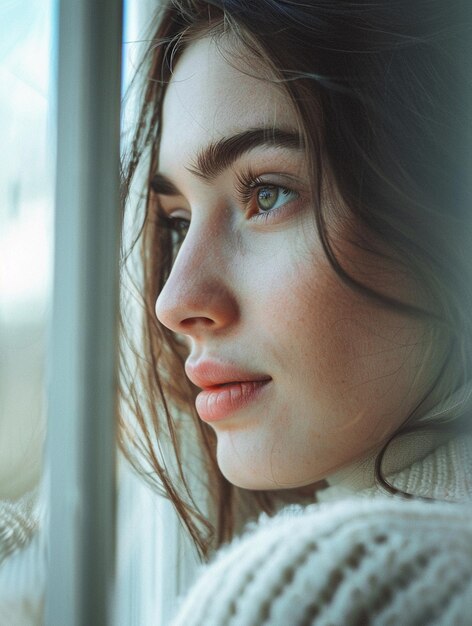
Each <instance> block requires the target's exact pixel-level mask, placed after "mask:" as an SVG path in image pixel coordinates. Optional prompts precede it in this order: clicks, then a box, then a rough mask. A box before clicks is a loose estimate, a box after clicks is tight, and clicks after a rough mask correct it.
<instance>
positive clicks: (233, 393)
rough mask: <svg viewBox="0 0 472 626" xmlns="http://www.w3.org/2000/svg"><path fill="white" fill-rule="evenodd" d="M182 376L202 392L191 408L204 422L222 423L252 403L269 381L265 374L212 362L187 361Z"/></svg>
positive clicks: (269, 378)
mask: <svg viewBox="0 0 472 626" xmlns="http://www.w3.org/2000/svg"><path fill="white" fill-rule="evenodd" d="M185 372H186V374H187V376H188V377H189V379H190V380H191V381H192V383H193V384H194V385H196V386H197V387H200V389H202V391H201V392H200V393H199V394H198V396H197V398H196V401H195V406H196V409H197V412H198V414H199V416H200V418H201V419H202V420H203V421H204V422H216V421H219V420H222V419H225V418H226V417H229V416H230V415H232V414H233V413H235V412H236V411H238V410H240V409H242V408H244V407H246V406H247V405H248V404H250V403H252V402H256V401H257V400H258V399H259V397H260V396H261V394H262V393H263V392H264V390H265V387H266V386H267V384H268V383H269V382H270V381H271V380H272V378H271V377H270V376H268V375H267V374H262V373H259V372H251V371H248V370H246V369H242V368H238V367H234V366H232V365H229V364H225V363H220V362H218V363H217V362H215V361H201V362H199V363H190V362H188V361H187V363H186V364H185Z"/></svg>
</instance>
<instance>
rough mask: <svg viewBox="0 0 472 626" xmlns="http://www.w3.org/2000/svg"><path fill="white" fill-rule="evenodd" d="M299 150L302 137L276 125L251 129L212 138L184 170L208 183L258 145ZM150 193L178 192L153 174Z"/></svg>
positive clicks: (170, 184) (167, 194)
mask: <svg viewBox="0 0 472 626" xmlns="http://www.w3.org/2000/svg"><path fill="white" fill-rule="evenodd" d="M263 146H266V147H271V148H285V149H287V148H288V149H290V150H303V149H304V141H303V138H302V136H301V135H300V134H299V133H297V132H294V131H287V130H282V129H280V128H255V129H250V130H245V131H243V132H240V133H236V134H235V135H231V136H230V137H224V138H222V139H219V140H218V141H214V142H212V143H210V144H209V145H208V146H206V147H205V148H204V149H203V150H201V151H200V152H199V153H198V154H197V157H196V159H195V161H194V163H193V164H192V165H191V166H190V167H188V168H187V169H188V171H189V172H191V173H192V174H194V175H195V176H198V177H199V178H202V179H203V180H205V181H207V182H210V181H212V180H214V179H215V178H216V177H217V176H218V175H219V174H221V173H222V172H224V171H225V170H226V169H227V168H228V167H230V165H232V164H233V163H234V162H235V161H236V160H237V159H239V158H240V157H241V156H242V155H243V154H245V153H246V152H250V151H251V150H254V149H255V148H260V147H263ZM151 187H152V189H153V191H154V192H156V193H159V194H162V195H164V196H178V195H181V194H180V192H179V190H178V189H177V187H176V186H175V185H174V184H173V183H171V182H170V180H169V179H168V178H167V177H166V176H164V175H163V174H160V173H156V174H155V175H154V176H153V178H152V180H151Z"/></svg>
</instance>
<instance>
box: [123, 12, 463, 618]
mask: <svg viewBox="0 0 472 626" xmlns="http://www.w3.org/2000/svg"><path fill="white" fill-rule="evenodd" d="M470 24H471V22H470V19H469V15H468V13H467V6H466V4H465V3H461V2H455V3H454V4H453V5H452V6H451V5H448V6H445V5H444V4H443V3H440V2H437V1H434V0H419V1H417V2H415V4H414V6H413V7H412V6H411V3H407V2H403V1H401V0H398V1H394V2H392V1H391V0H389V1H388V2H375V3H374V2H367V1H366V2H357V3H352V2H341V1H340V2H325V1H318V2H315V1H313V2H287V1H285V2H284V1H275V0H267V1H264V2H258V3H246V2H242V1H237V0H228V1H226V2H225V1H215V2H213V1H212V2H203V1H190V0H188V1H181V2H171V3H169V5H168V6H166V7H164V8H163V10H162V14H161V15H160V17H159V25H158V27H157V30H156V32H155V35H154V36H153V39H152V46H151V48H150V52H149V60H150V66H149V69H148V72H149V73H148V74H147V79H146V81H147V82H146V88H145V93H144V99H143V107H142V112H141V118H140V124H139V125H138V130H137V132H136V136H135V140H134V144H133V147H132V153H131V159H130V168H129V172H128V177H127V180H126V183H127V185H128V187H129V186H130V184H131V181H132V178H133V176H135V175H136V171H137V168H138V166H140V165H141V164H144V165H145V166H146V167H147V168H148V169H147V172H148V173H147V179H148V193H147V197H146V202H145V215H144V221H143V225H142V229H141V230H140V231H139V238H140V240H141V259H142V262H143V266H142V267H143V275H142V277H143V285H142V291H143V293H144V298H145V307H144V309H143V310H144V336H143V337H142V338H141V339H142V343H143V345H144V349H145V350H146V354H145V356H144V357H142V356H139V349H138V350H137V355H138V356H136V359H137V365H138V371H140V377H138V378H136V376H133V378H132V381H133V382H132V383H130V384H129V386H128V389H126V390H125V392H124V394H126V395H125V396H124V397H128V398H132V400H133V402H134V414H135V416H136V418H137V425H135V428H134V431H133V438H130V437H126V434H127V433H128V435H129V433H130V429H129V426H128V427H126V426H125V430H124V435H125V437H124V445H125V446H126V449H127V451H128V453H129V454H131V455H134V459H135V462H136V463H139V460H138V458H137V457H138V456H139V455H141V457H142V456H145V457H146V459H147V466H146V468H145V470H146V472H147V475H149V474H150V471H151V472H152V474H153V475H154V476H155V477H156V481H157V482H158V483H159V484H160V485H161V486H162V487H163V488H164V490H165V491H166V493H167V494H168V496H169V497H170V498H171V499H172V500H173V501H174V503H175V505H176V508H177V510H178V512H179V513H180V515H181V517H182V519H183V521H184V523H185V524H186V526H187V528H188V530H189V531H190V533H191V535H192V537H193V538H194V540H195V542H196V544H197V546H198V547H199V549H200V551H201V554H202V555H203V556H204V557H206V558H208V557H209V556H211V554H212V552H213V551H214V549H215V548H217V547H219V546H220V545H221V544H222V543H224V542H225V541H227V540H229V539H231V538H232V536H233V534H234V533H235V532H237V531H238V530H239V529H240V528H241V526H242V524H244V522H245V521H247V519H249V518H250V517H251V515H254V514H257V512H258V511H259V512H260V511H266V512H268V513H273V512H274V511H275V510H277V509H278V508H279V507H280V506H281V504H283V503H287V502H297V503H300V504H307V503H309V502H311V503H313V502H325V501H328V500H334V501H339V503H338V504H327V503H324V504H323V505H316V506H315V509H314V510H313V505H312V506H311V507H310V506H308V508H306V509H305V510H303V511H298V510H297V511H295V510H294V509H288V513H287V509H286V510H285V513H281V514H279V516H277V517H276V519H275V520H274V521H273V522H270V523H266V524H262V526H261V528H259V529H258V530H256V531H252V532H253V533H254V534H252V535H251V534H250V535H249V537H248V538H246V539H245V540H244V541H242V542H241V543H240V544H235V545H234V546H232V547H230V548H229V549H226V551H223V553H222V554H221V555H220V558H219V559H217V561H216V563H215V564H214V565H213V566H211V567H210V568H209V570H207V571H206V573H204V574H203V578H202V579H201V581H200V583H199V584H198V585H197V587H196V588H195V590H194V592H193V594H191V596H190V598H189V599H188V601H187V605H186V606H185V605H184V607H183V609H182V614H181V616H180V617H179V618H178V622H177V623H182V624H193V623H195V624H197V623H199V624H226V623H235V624H238V625H239V624H262V623H267V624H302V623H303V624H305V623H317V624H318V623H319V624H321V623H335V624H338V623H339V624H341V623H343V624H344V623H349V624H354V623H356V624H367V623H371V621H372V623H402V624H406V623H408V624H416V623H426V622H424V620H427V619H432V617H433V616H435V615H438V616H439V618H440V619H443V621H442V622H441V621H439V622H438V623H453V622H452V621H444V620H452V619H456V617H457V615H459V616H460V614H461V611H462V608H463V605H461V610H460V611H459V613H457V612H456V613H446V612H445V611H449V608H447V607H446V603H445V602H444V601H441V598H442V597H443V596H442V595H441V594H438V595H436V596H434V598H433V596H432V595H431V594H430V598H433V599H434V601H433V599H431V601H427V602H423V603H420V608H419V609H415V610H413V609H412V610H411V611H410V612H409V614H408V615H407V616H405V615H403V613H398V611H397V612H396V613H395V610H396V609H395V607H394V604H395V603H394V601H393V600H392V598H393V599H394V600H395V601H397V599H398V593H397V592H398V589H400V588H401V589H407V590H408V592H409V593H413V592H415V593H417V590H416V587H414V585H415V584H416V582H417V581H418V580H419V579H420V578H421V576H422V574H424V573H425V572H427V577H428V579H429V580H436V578H435V577H434V576H436V577H438V576H439V574H438V572H439V571H440V563H439V564H438V561H437V559H436V560H435V559H433V558H432V554H433V553H435V550H434V549H433V548H434V546H437V544H438V537H443V541H444V545H445V546H447V550H450V552H448V554H451V551H452V553H454V554H455V555H457V559H458V562H459V561H460V557H461V555H463V554H464V550H465V551H466V552H467V547H466V546H468V545H469V542H470V532H469V531H468V527H467V525H466V523H465V522H464V519H465V518H466V515H465V514H464V513H462V509H460V508H458V507H454V506H452V508H451V505H445V504H442V503H440V504H432V505H431V504H430V505H427V504H425V503H424V501H425V500H440V501H442V500H444V501H453V502H457V501H461V500H469V499H470V497H471V495H472V469H471V466H470V460H471V458H472V456H471V455H472V441H471V438H470V436H469V435H468V434H466V435H463V436H461V437H459V436H458V433H459V431H460V430H461V431H462V430H467V429H468V428H469V421H470V408H471V407H470V384H469V383H468V380H469V379H470V376H471V374H470V369H471V364H470V360H471V355H472V352H471V343H472V329H471V322H470V319H469V314H468V312H469V310H470V306H469V303H470V301H471V288H472V280H471V276H470V274H471V263H470V259H469V254H470V253H469V250H468V246H469V236H470V221H469V220H470V217H469V206H470V195H471V194H470V188H469V185H468V180H467V178H468V167H469V164H470V141H469V139H470V110H471V109H470V108H468V107H467V103H468V96H469V93H470V76H468V63H467V58H468V52H469V50H468V39H469V34H470ZM144 165H143V166H144ZM126 363H127V366H128V368H129V370H130V371H133V373H134V368H131V366H130V365H129V363H130V360H129V357H128V356H127V358H126ZM129 378H130V377H128V379H129ZM127 442H128V443H127ZM130 442H131V445H130ZM168 443H170V445H167V444H168ZM133 446H134V447H133ZM170 450H173V452H174V456H171V455H170ZM136 452H137V453H139V454H136ZM141 463H142V462H141ZM142 467H144V466H143V465H142ZM149 470H150V471H149ZM192 474H193V475H192ZM195 476H197V478H195ZM382 492H384V493H385V492H387V493H390V494H398V497H397V498H394V499H393V500H391V499H390V500H386V499H381V498H379V494H381V493H382ZM347 496H348V497H349V498H348V499H347V500H346V497H347ZM353 496H354V500H352V497H353ZM208 499H209V500H210V504H207V503H206V502H207V501H208ZM408 499H410V500H411V499H413V500H414V501H413V502H412V503H409V502H407V500H408ZM431 517H432V519H434V520H436V522H434V523H433V526H431V522H430V518H431ZM379 520H380V521H381V525H382V527H383V530H382V532H381V533H379V532H378V528H379V523H380V522H379ZM412 520H415V528H417V529H420V530H419V531H418V532H417V533H413V535H414V537H413V539H412V540H411V541H410V539H409V538H408V537H409V535H410V534H411V522H412ZM428 524H429V525H430V529H431V533H430V538H429V541H430V543H428V545H427V546H425V544H424V542H423V543H422V539H423V538H424V536H425V529H426V528H427V527H428ZM434 524H435V525H434ZM353 525H354V526H353ZM451 527H454V528H455V532H454V537H456V538H457V537H460V541H459V540H458V542H457V541H456V543H455V544H454V546H453V547H451V546H450V545H449V544H450V542H449V541H447V540H446V539H447V538H446V539H444V529H445V528H446V529H447V528H449V529H450V528H451ZM336 529H337V530H336ZM468 533H469V534H468ZM294 537H295V540H294V541H295V542H293V541H291V543H290V545H291V548H290V551H289V553H287V552H286V551H284V550H283V549H282V548H280V546H281V545H285V544H286V542H287V541H289V539H290V538H292V539H293V538H294ZM406 538H408V541H406ZM431 538H433V539H431ZM317 541H319V542H321V548H320V547H319V545H318V544H317V543H316V542H317ZM392 541H393V544H392ZM395 541H396V542H397V543H396V544H395ZM431 541H433V543H431ZM395 545H396V546H397V547H396V548H395ZM323 546H324V547H323ZM359 546H360V547H359ZM356 550H357V552H356ZM396 550H403V553H404V554H405V559H406V560H405V561H404V562H403V561H402V560H401V559H400V561H401V562H400V561H398V562H397V563H396V565H395V559H394V558H393V556H392V555H393V554H395V552H396ZM412 554H414V557H413V556H412ZM294 555H295V556H294ZM313 555H315V557H316V558H315V559H314V561H313V562H312V560H311V557H312V556H313ZM323 555H328V556H326V557H325V556H323ZM333 555H334V556H333ZM336 555H337V556H336ZM381 555H383V557H382V558H381ZM385 555H390V556H388V558H387V557H386V556H385ZM367 556H369V558H367ZM338 557H339V558H338ZM438 558H439V557H438ZM408 559H409V560H408ZM322 563H324V565H321V564H322ZM361 563H362V565H363V566H364V564H366V565H365V568H364V569H362V568H361V570H362V572H363V574H362V575H363V576H364V575H365V576H366V578H365V579H364V580H363V582H362V584H361V583H359V577H357V578H356V576H355V572H356V571H357V570H358V569H359V568H358V566H359V567H360V564H361ZM263 564H265V565H267V568H264V567H263ZM369 567H370V568H372V567H373V568H374V569H375V568H380V570H381V571H384V572H385V571H388V568H391V576H390V578H388V580H387V578H386V577H385V576H384V577H383V578H382V576H380V578H379V582H378V584H377V582H376V578H375V576H374V575H373V574H372V571H371V575H370V577H369V576H368V572H369ZM468 567H469V566H462V565H461V567H459V566H458V567H456V569H455V570H454V571H455V575H454V576H458V577H459V579H457V580H456V578H454V577H452V578H451V581H452V582H451V581H447V584H446V582H444V580H443V587H442V588H443V591H444V593H445V594H447V597H448V598H451V599H454V600H455V599H457V597H460V598H462V596H461V595H460V594H461V593H462V592H463V585H462V586H461V585H460V584H459V583H458V580H460V581H464V580H466V581H469V582H468V584H469V585H470V573H471V572H470V571H469V569H470V568H469V569H467V568H468ZM366 568H367V569H366ZM428 568H429V569H428ZM464 568H465V569H464ZM433 570H434V572H435V574H434V576H433V575H432V574H431V572H432V571H433ZM262 571H263V572H264V574H263V575H262V574H261V572H262ZM271 572H272V573H274V572H276V573H277V574H276V575H275V574H274V576H275V578H273V579H271ZM229 576H230V579H229V578H228V577H229ZM467 576H469V578H467ZM228 580H230V581H231V582H228ZM438 580H439V578H438ZM225 581H226V582H225ZM294 581H295V582H294ZM343 581H350V582H349V585H347V586H346V585H345V584H344V582H343ZM353 581H354V582H353ZM392 581H393V582H392ZM351 583H352V584H351ZM346 584H347V583H346ZM222 585H224V588H225V592H224V593H221V594H219V593H218V594H217V593H216V590H218V589H221V586H222ZM343 585H344V586H343ZM287 590H288V591H287ZM285 592H287V593H285ZM348 592H349V593H348ZM394 592H395V593H394ZM343 594H344V595H343ZM367 596H368V599H366V598H367ZM447 606H448V607H449V605H447ZM454 606H456V605H454ZM392 607H393V608H392ZM397 608H398V607H397ZM442 610H443V613H441V611H442ZM456 611H457V609H456ZM400 615H401V622H400V621H398V620H399V619H400V618H399V616H400ZM428 616H429V617H428ZM439 618H438V619H439ZM457 619H458V620H459V621H457V623H465V622H461V621H460V617H457ZM389 620H390V621H389ZM392 620H393V621H392ZM395 620H397V621H395ZM408 620H410V621H408ZM421 620H423V621H421ZM428 623H429V622H428ZM454 623H455V622H454Z"/></svg>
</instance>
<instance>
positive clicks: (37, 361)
mask: <svg viewBox="0 0 472 626" xmlns="http://www.w3.org/2000/svg"><path fill="white" fill-rule="evenodd" d="M52 31H53V3H52V1H51V0H28V1H27V2H26V1H17V0H2V1H1V2H0V498H12V499H15V498H18V497H19V496H21V495H22V494H24V493H25V492H27V491H29V490H31V489H32V488H34V486H35V485H36V484H37V482H38V480H39V475H40V470H41V454H42V444H43V441H44V434H45V420H44V416H45V400H44V391H45V384H44V383H45V378H46V368H45V346H46V332H47V324H48V315H49V313H50V304H51V281H52V264H51V260H52V220H53V189H54V175H53V165H54V154H53V150H54V124H53V107H52V98H51V94H52V89H51V85H52V74H51V67H52V64H51V59H52V44H53V39H52Z"/></svg>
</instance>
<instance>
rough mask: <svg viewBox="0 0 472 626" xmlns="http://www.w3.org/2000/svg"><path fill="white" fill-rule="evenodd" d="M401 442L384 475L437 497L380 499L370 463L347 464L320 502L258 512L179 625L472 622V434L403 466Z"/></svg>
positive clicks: (204, 578)
mask: <svg viewBox="0 0 472 626" xmlns="http://www.w3.org/2000/svg"><path fill="white" fill-rule="evenodd" d="M413 443H415V442H414V441H413ZM416 443H418V442H416ZM402 445H403V452H402V459H401V461H400V463H399V464H400V465H401V466H403V467H402V469H400V470H397V471H395V472H393V473H390V474H389V480H390V481H391V483H392V484H394V485H395V486H396V487H397V488H398V489H401V490H404V491H407V492H408V493H410V494H412V495H413V496H421V497H423V498H434V499H437V500H439V501H426V500H421V499H409V500H408V499H404V498H399V497H398V496H395V497H387V496H385V495H383V494H382V493H381V492H380V490H379V489H378V488H376V487H375V485H374V484H373V481H372V475H373V474H372V471H371V470H372V464H371V463H370V461H369V460H367V461H365V462H363V463H360V464H357V465H356V466H354V467H352V468H350V470H349V471H346V470H343V472H342V473H341V474H340V475H337V476H335V477H334V480H333V482H334V483H335V484H334V485H332V486H330V487H328V489H326V490H325V492H320V494H319V500H320V501H321V503H317V504H314V505H310V506H309V507H307V508H304V509H302V508H301V507H298V508H297V507H291V508H288V509H286V510H284V511H282V512H281V513H280V514H278V515H277V516H276V517H274V518H272V519H268V518H267V517H263V518H262V519H261V520H260V521H259V523H258V524H257V525H253V526H252V527H251V528H249V529H248V530H247V532H246V533H245V535H244V536H243V537H242V538H239V539H237V540H236V541H234V542H233V543H232V544H231V545H229V546H227V547H225V548H224V549H222V550H221V551H220V552H219V553H218V554H217V557H216V559H215V560H214V562H213V563H211V564H210V565H208V566H205V567H203V569H202V572H201V576H200V577H199V579H198V580H197V582H196V584H195V585H194V587H193V589H191V591H190V594H189V595H188V596H187V597H186V598H185V600H184V601H183V603H182V606H181V610H180V612H179V613H178V615H177V617H176V618H175V621H174V622H173V626H309V625H314V626H315V625H316V626H322V625H323V626H328V625H330V626H369V625H375V626H381V625H382V626H387V625H389V626H420V625H425V626H426V625H428V626H432V625H436V626H450V625H451V626H452V625H457V626H470V625H471V624H472V505H471V502H472V437H471V436H467V437H462V438H460V439H459V438H457V439H454V440H451V441H449V442H447V443H444V444H443V445H440V446H439V447H436V448H434V445H433V442H432V441H424V440H423V441H421V442H420V444H419V445H420V448H421V447H423V452H424V450H430V451H429V453H426V455H425V456H422V454H419V455H418V450H417V451H416V457H418V456H420V457H422V458H417V460H416V461H413V462H408V464H407V465H406V467H405V466H404V465H405V459H408V458H410V452H411V446H410V449H408V446H407V452H406V454H405V453H404V450H405V444H404V443H403V444H402ZM414 448H415V445H414V446H413V456H415V453H414ZM431 448H433V450H432V451H431ZM393 466H395V461H394V462H393Z"/></svg>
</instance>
